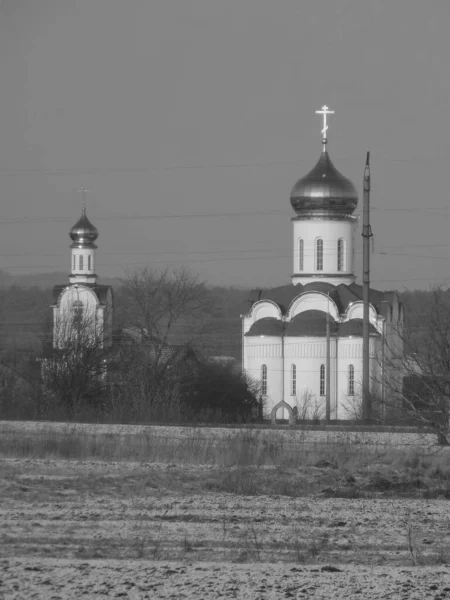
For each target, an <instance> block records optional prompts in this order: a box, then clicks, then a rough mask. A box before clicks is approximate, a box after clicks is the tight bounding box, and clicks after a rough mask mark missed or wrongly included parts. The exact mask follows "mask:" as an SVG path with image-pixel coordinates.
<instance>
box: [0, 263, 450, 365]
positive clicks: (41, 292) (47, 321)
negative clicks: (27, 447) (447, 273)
mask: <svg viewBox="0 0 450 600" xmlns="http://www.w3.org/2000/svg"><path fill="white" fill-rule="evenodd" d="M64 281H67V274H66V273H50V274H48V273H44V274H36V275H22V276H19V277H14V276H12V275H10V274H8V273H5V272H3V271H0V352H1V353H2V354H3V356H4V355H5V353H6V354H8V355H9V356H11V354H14V353H15V351H17V352H19V353H22V352H26V353H28V352H32V353H34V354H36V355H39V353H40V351H41V350H42V345H43V343H51V323H52V311H51V309H50V304H51V302H52V287H53V285H55V284H58V283H61V282H64ZM101 283H103V284H107V285H112V287H113V289H114V300H115V308H116V319H115V321H116V322H115V327H116V328H120V326H121V323H120V314H121V304H122V302H123V293H122V291H121V289H122V287H123V282H122V281H121V280H120V279H108V278H102V279H101ZM209 289H210V291H211V293H212V295H213V297H214V300H215V304H216V310H215V312H214V320H213V324H212V326H211V327H210V328H209V331H208V332H207V333H206V334H205V335H204V340H203V342H204V350H205V351H206V352H207V353H208V354H210V355H215V356H217V355H225V356H233V357H234V358H236V359H237V360H240V359H241V320H240V315H241V314H242V313H244V312H246V311H247V310H248V308H249V306H250V305H249V291H250V290H249V289H242V288H236V287H231V286H230V287H219V286H215V287H210V288H209ZM430 294H431V291H424V290H415V291H407V292H401V293H400V299H401V301H402V302H403V303H404V304H405V308H406V315H407V321H408V323H409V324H410V325H411V326H412V327H414V325H416V324H417V323H418V322H419V321H420V315H421V313H423V312H424V311H425V309H426V306H427V304H428V302H429V299H430ZM447 294H449V296H450V292H447ZM449 299H450V298H449ZM173 343H175V344H182V343H183V331H182V327H180V328H179V329H178V331H177V332H176V333H175V339H174V340H173Z"/></svg>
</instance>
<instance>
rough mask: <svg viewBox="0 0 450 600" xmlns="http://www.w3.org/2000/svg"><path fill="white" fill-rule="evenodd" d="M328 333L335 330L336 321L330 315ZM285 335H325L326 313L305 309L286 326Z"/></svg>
mask: <svg viewBox="0 0 450 600" xmlns="http://www.w3.org/2000/svg"><path fill="white" fill-rule="evenodd" d="M329 319H330V334H335V333H336V331H337V323H336V321H335V320H334V319H333V317H332V316H331V315H329ZM285 335H286V337H305V336H306V337H325V336H326V335H327V313H325V312H323V311H321V310H314V309H311V310H305V311H304V312H301V313H299V314H298V315H296V316H295V317H294V318H293V319H292V321H290V323H288V324H287V326H286V333H285Z"/></svg>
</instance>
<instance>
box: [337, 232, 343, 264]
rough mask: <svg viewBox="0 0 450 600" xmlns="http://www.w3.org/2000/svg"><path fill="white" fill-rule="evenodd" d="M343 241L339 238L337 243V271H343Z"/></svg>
mask: <svg viewBox="0 0 450 600" xmlns="http://www.w3.org/2000/svg"><path fill="white" fill-rule="evenodd" d="M344 247H345V246H344V240H343V239H342V238H340V239H339V240H338V243H337V270H338V271H343V270H344Z"/></svg>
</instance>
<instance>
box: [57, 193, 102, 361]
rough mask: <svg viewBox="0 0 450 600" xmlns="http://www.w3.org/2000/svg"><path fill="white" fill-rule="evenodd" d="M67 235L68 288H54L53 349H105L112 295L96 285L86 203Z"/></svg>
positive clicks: (93, 237) (94, 237)
mask: <svg viewBox="0 0 450 600" xmlns="http://www.w3.org/2000/svg"><path fill="white" fill-rule="evenodd" d="M83 194H84V191H83ZM69 235H70V238H71V240H72V244H71V246H70V250H71V252H70V273H69V284H62V285H56V286H55V287H54V288H53V303H52V305H51V308H52V311H53V348H54V349H55V350H62V349H64V348H67V346H68V345H69V344H73V345H75V344H82V345H91V346H94V345H95V346H96V347H98V348H101V349H104V348H108V347H110V346H111V344H112V316H113V315H112V311H113V293H112V288H111V286H109V285H101V284H99V283H98V282H97V275H96V273H95V251H96V249H97V246H96V244H95V242H96V240H97V238H98V230H97V228H96V227H95V226H94V225H93V224H92V223H91V222H90V220H89V219H88V217H87V214H86V206H85V202H83V208H82V212H81V217H80V218H79V219H78V221H77V222H76V223H75V225H74V226H73V227H72V228H71V230H70V232H69Z"/></svg>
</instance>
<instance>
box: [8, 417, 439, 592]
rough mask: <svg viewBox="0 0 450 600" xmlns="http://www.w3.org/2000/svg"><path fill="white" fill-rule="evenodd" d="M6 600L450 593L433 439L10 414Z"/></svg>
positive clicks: (414, 436)
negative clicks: (69, 421)
mask: <svg viewBox="0 0 450 600" xmlns="http://www.w3.org/2000/svg"><path fill="white" fill-rule="evenodd" d="M0 457H1V463H0V468H1V472H0V536H1V538H0V598H8V599H9V598H11V599H12V598H17V599H19V598H21V599H22V598H23V599H28V598H43V599H44V598H45V599H49V600H51V599H54V600H56V599H64V600H65V599H70V598H79V597H84V598H88V599H89V598H96V597H105V598H129V599H133V600H137V599H141V598H149V599H150V598H151V599H159V598H174V599H178V598H187V599H190V598H199V599H202V600H203V599H209V598H219V597H222V598H242V599H244V598H245V599H246V598H251V599H253V598H254V599H265V598H267V599H272V598H274V599H275V598H333V599H339V598H346V599H351V598H394V599H396V598H417V599H420V600H422V599H426V598H433V599H438V598H439V599H441V598H447V597H448V598H450V574H449V569H448V566H449V563H450V512H449V499H450V461H449V458H450V453H449V450H448V449H446V448H438V447H436V446H434V438H433V437H432V436H426V435H418V434H407V433H400V432H398V433H395V434H392V435H389V434H385V433H377V434H368V433H365V432H356V433H353V434H350V433H348V432H324V431H294V430H289V429H286V430H273V429H268V430H233V429H206V428H204V429H200V428H199V429H191V428H190V429H186V428H172V427H143V426H141V427H135V426H95V425H64V424H50V423H15V422H0Z"/></svg>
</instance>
